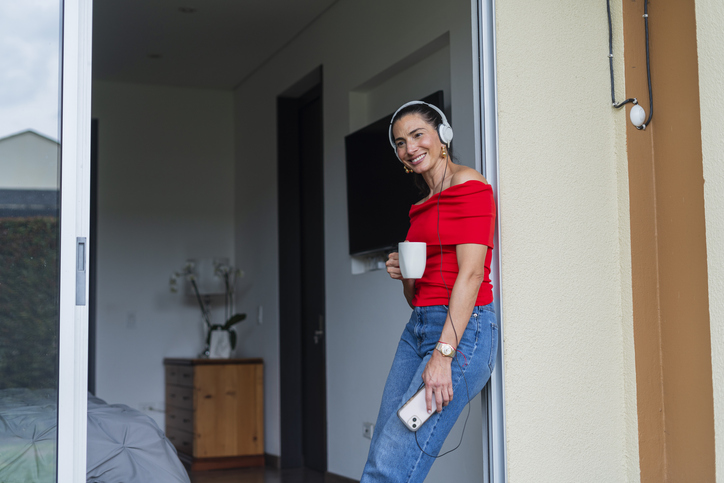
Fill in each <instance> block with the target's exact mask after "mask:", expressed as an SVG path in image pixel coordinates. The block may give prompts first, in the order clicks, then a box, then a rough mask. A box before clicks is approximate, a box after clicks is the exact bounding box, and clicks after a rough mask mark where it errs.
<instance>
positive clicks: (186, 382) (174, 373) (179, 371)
mask: <svg viewBox="0 0 724 483" xmlns="http://www.w3.org/2000/svg"><path fill="white" fill-rule="evenodd" d="M166 384H171V385H174V386H186V387H192V386H193V385H194V368H193V367H192V366H174V365H168V366H166Z"/></svg>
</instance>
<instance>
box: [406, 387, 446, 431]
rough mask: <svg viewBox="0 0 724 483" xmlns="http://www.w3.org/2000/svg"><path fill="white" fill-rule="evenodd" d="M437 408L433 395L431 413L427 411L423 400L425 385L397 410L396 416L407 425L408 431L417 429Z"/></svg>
mask: <svg viewBox="0 0 724 483" xmlns="http://www.w3.org/2000/svg"><path fill="white" fill-rule="evenodd" d="M436 408H437V404H436V403H435V397H434V396H433V398H432V413H430V414H428V413H427V403H426V402H425V386H422V388H421V389H420V390H419V391H417V392H416V393H415V395H414V396H412V397H411V398H410V399H409V400H408V401H407V402H406V403H405V405H404V406H402V407H401V408H400V409H399V411H397V417H398V418H400V421H402V424H404V425H405V426H407V429H409V430H410V431H417V430H418V429H420V427H421V426H422V425H423V423H424V422H425V421H427V418H429V417H430V416H432V414H433V413H434V412H435V409H436Z"/></svg>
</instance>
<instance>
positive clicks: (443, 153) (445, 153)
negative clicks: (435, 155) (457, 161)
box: [442, 146, 447, 159]
mask: <svg viewBox="0 0 724 483" xmlns="http://www.w3.org/2000/svg"><path fill="white" fill-rule="evenodd" d="M442 157H443V159H444V158H447V150H445V146H443V147H442Z"/></svg>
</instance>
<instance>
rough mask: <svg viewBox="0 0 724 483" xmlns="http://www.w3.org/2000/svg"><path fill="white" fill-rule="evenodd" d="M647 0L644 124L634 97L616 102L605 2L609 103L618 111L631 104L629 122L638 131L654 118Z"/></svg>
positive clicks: (641, 113) (611, 48) (645, 16)
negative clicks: (609, 73)
mask: <svg viewBox="0 0 724 483" xmlns="http://www.w3.org/2000/svg"><path fill="white" fill-rule="evenodd" d="M648 3H649V2H648V0H644V28H645V32H646V77H647V80H648V87H649V117H648V119H646V121H645V122H644V118H645V117H646V112H645V111H644V108H643V107H641V106H640V105H639V103H638V100H637V99H636V98H635V97H632V98H629V99H626V100H625V101H622V102H620V103H617V102H616V93H615V88H614V81H613V29H612V27H611V2H610V0H606V10H607V13H608V62H609V68H610V71H611V102H612V104H613V107H614V108H616V109H620V108H621V107H623V106H625V105H626V104H628V103H633V104H634V106H633V107H632V108H631V112H630V118H631V122H632V123H633V125H634V126H636V129H638V130H644V129H646V126H648V125H649V124H650V123H651V119H652V118H653V117H654V97H653V94H652V91H651V61H650V55H649V12H648Z"/></svg>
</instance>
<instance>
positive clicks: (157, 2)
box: [93, 0, 337, 89]
mask: <svg viewBox="0 0 724 483" xmlns="http://www.w3.org/2000/svg"><path fill="white" fill-rule="evenodd" d="M336 1H337V0H304V1H299V0H101V1H96V2H94V5H93V9H94V12H93V79H95V80H107V81H116V82H132V83H143V84H163V85H175V86H187V87H206V88H220V89H232V88H233V87H235V86H237V85H238V84H239V83H240V82H241V81H243V80H244V79H245V78H246V77H247V76H248V75H250V74H251V73H252V72H254V70H255V69H257V68H258V67H259V66H261V65H262V64H264V63H265V62H266V61H267V60H268V59H269V58H270V57H272V56H273V55H274V54H275V53H276V52H277V51H278V50H280V49H281V48H283V47H284V46H285V45H286V44H288V43H289V42H290V41H291V40H293V39H294V38H295V37H296V36H297V35H299V33H300V32H302V31H303V30H304V29H305V28H306V27H307V26H308V25H309V24H311V23H312V22H313V21H314V20H315V19H316V18H317V17H319V16H320V15H321V14H322V13H324V12H325V11H326V10H327V9H328V8H331V6H332V5H333V4H334V3H335V2H336Z"/></svg>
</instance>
